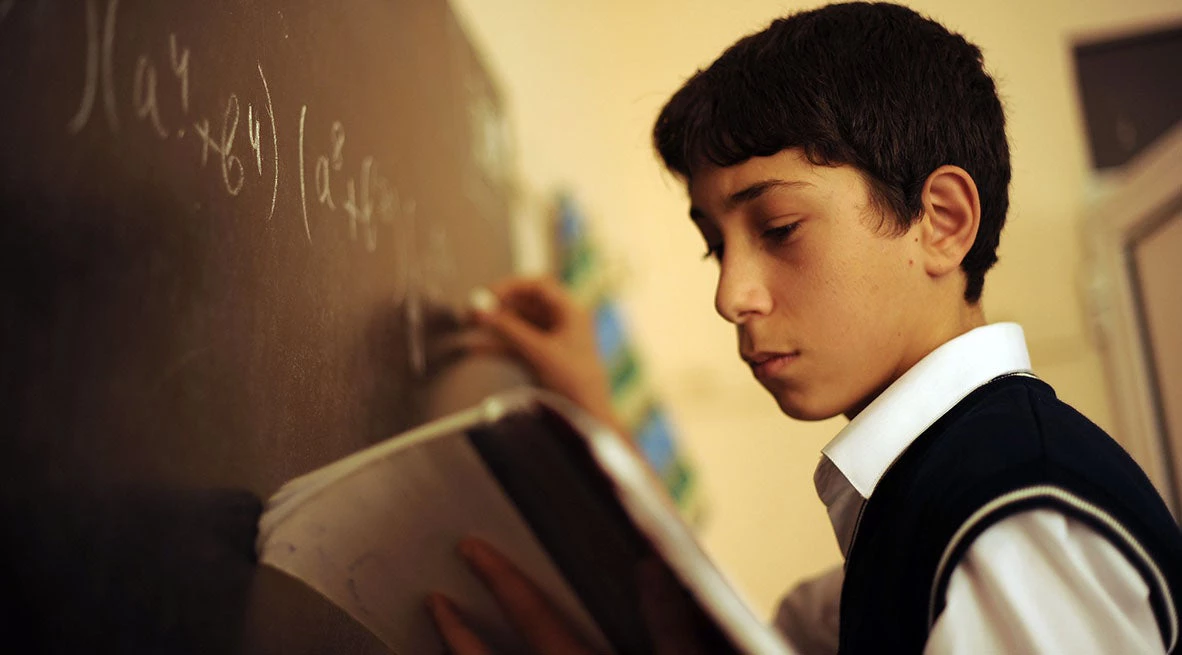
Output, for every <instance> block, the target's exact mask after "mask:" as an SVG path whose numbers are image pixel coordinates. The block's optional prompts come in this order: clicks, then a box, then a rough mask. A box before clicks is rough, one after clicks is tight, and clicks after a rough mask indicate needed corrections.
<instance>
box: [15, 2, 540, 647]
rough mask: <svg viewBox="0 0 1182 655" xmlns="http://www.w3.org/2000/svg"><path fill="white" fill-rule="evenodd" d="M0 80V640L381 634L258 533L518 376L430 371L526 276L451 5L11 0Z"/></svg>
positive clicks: (299, 643) (501, 134)
mask: <svg viewBox="0 0 1182 655" xmlns="http://www.w3.org/2000/svg"><path fill="white" fill-rule="evenodd" d="M0 98H3V101H0V262H2V263H0V398H2V400H0V404H2V409H0V430H2V444H3V445H2V446H0V448H2V450H0V476H2V479H3V492H2V507H0V509H2V510H3V519H4V521H5V523H4V530H5V540H4V543H5V545H4V552H0V557H3V563H2V564H0V570H3V571H4V577H3V580H0V585H3V588H4V589H5V593H4V594H3V596H5V599H4V601H2V602H3V605H0V612H3V614H4V616H3V618H2V619H0V621H2V622H3V623H2V628H3V631H4V634H3V635H0V640H3V641H4V642H5V643H0V648H3V649H7V648H6V647H7V646H8V645H9V644H10V643H11V642H12V641H14V640H22V641H28V640H33V641H32V643H35V644H37V645H38V646H39V650H40V651H42V652H55V651H57V652H77V651H78V650H81V649H82V648H85V649H86V652H94V651H96V650H97V651H104V650H117V651H123V652H145V651H151V652H202V653H208V652H235V651H244V652H245V651H264V652H265V651H272V650H273V651H275V652H313V651H321V652H323V651H325V650H334V651H335V650H347V649H354V650H361V651H364V650H367V649H374V650H377V652H381V649H380V646H378V645H376V644H375V643H373V640H372V639H370V638H369V637H368V636H367V635H365V634H362V633H361V632H359V631H358V629H357V628H355V626H352V625H351V624H350V622H349V620H348V619H347V618H345V617H343V615H339V613H336V612H335V611H334V608H331V607H329V606H327V604H326V603H323V602H322V601H320V600H319V599H318V598H317V597H315V596H314V594H311V593H310V592H305V591H304V590H302V589H300V588H299V587H298V585H295V584H294V583H292V582H291V581H285V580H281V579H278V577H276V576H273V575H272V574H271V573H267V572H260V571H259V570H258V569H257V567H255V566H254V565H253V561H252V559H251V558H252V550H251V547H252V545H253V544H252V540H253V537H254V532H253V530H254V520H255V519H256V518H257V514H258V510H259V502H260V499H263V498H266V496H267V495H269V494H270V493H271V492H272V491H274V490H275V489H276V488H277V487H278V486H279V485H280V484H281V483H282V482H283V481H285V480H287V479H288V478H290V477H293V476H295V475H298V474H300V473H303V472H306V471H308V470H311V469H313V468H315V467H318V466H321V465H323V464H325V463H327V462H329V461H332V460H334V459H336V458H338V457H341V456H342V455H344V454H346V453H348V452H352V451H354V450H356V449H358V448H361V447H363V446H365V445H368V444H370V443H373V442H374V441H376V440H379V439H382V438H385V437H387V436H389V435H391V434H395V433H397V432H399V431H401V430H403V429H405V428H407V427H409V426H411V425H413V424H416V423H418V422H420V421H422V420H424V419H426V418H429V416H427V414H429V413H430V412H431V410H430V409H428V408H431V407H437V406H440V403H441V401H440V400H439V398H438V397H428V395H430V394H439V393H443V394H444V395H445V396H448V398H449V399H448V400H447V401H445V402H443V404H447V402H455V401H456V395H457V394H458V395H462V394H463V393H476V392H475V391H473V389H476V388H479V389H484V388H486V387H487V388H497V387H503V386H508V385H509V384H512V383H515V382H517V381H518V380H519V379H520V378H519V377H518V376H519V373H517V372H516V371H515V370H514V369H511V368H507V367H498V366H496V365H487V366H484V368H480V367H479V366H477V367H476V368H478V369H480V370H479V372H477V373H473V375H475V376H476V377H479V378H480V380H479V381H467V382H466V381H465V379H464V376H462V375H460V376H458V377H457V374H456V370H457V369H456V366H449V367H448V370H446V371H444V370H442V368H441V366H440V365H436V364H434V363H433V360H432V357H433V355H432V353H433V352H435V350H433V347H432V344H433V342H434V341H435V340H437V337H439V335H441V334H443V333H445V332H446V331H447V329H448V328H449V326H453V327H454V316H453V315H452V314H451V313H450V309H449V308H454V307H457V306H459V305H460V304H461V303H462V301H463V299H464V298H465V297H466V296H467V294H468V292H469V290H470V289H471V288H472V287H473V286H475V285H478V284H482V283H486V282H488V281H490V280H493V279H495V278H498V277H500V276H502V275H504V274H506V273H508V272H509V271H510V267H511V261H510V244H509V230H508V229H507V227H508V216H509V212H510V203H511V189H512V184H511V166H510V164H511V150H510V139H509V136H508V134H507V132H506V129H505V127H504V121H503V120H502V117H501V111H500V102H499V100H498V97H497V94H496V92H495V90H494V87H493V85H492V83H491V82H490V79H489V77H488V75H487V73H486V72H485V70H484V69H483V67H482V66H481V65H480V62H479V59H478V57H477V56H476V55H475V54H474V52H473V50H472V48H471V46H470V45H469V44H468V42H467V41H466V39H465V38H464V35H463V34H462V32H461V30H460V29H459V27H458V25H457V23H456V21H455V18H454V17H453V15H452V14H451V12H450V9H449V8H448V6H447V5H446V3H445V2H443V1H442V0H351V1H350V2H348V3H327V2H315V1H313V0H294V1H290V2H283V3H268V2H253V1H248V0H205V1H202V2H192V3H169V2H159V1H153V0H37V1H31V0H30V1H28V2H25V1H21V2H17V1H15V0H0ZM440 361H442V360H440ZM447 361H448V363H449V364H454V363H455V362H454V361H452V360H447ZM444 378H446V379H447V380H448V382H447V384H448V385H451V389H450V390H447V389H444V390H441V389H440V387H439V380H440V379H444ZM465 390H466V391H465ZM449 394H450V395H449ZM276 644H279V645H276ZM346 646H347V648H346Z"/></svg>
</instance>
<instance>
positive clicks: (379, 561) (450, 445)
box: [257, 389, 791, 655]
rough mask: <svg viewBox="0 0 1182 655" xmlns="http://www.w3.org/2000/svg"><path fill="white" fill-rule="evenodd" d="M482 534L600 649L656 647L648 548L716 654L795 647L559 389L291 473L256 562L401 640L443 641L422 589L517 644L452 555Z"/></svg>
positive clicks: (425, 644)
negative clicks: (641, 597)
mask: <svg viewBox="0 0 1182 655" xmlns="http://www.w3.org/2000/svg"><path fill="white" fill-rule="evenodd" d="M466 535H478V536H480V537H482V538H484V539H485V540H487V541H488V542H489V543H491V544H493V545H494V546H495V547H496V548H498V549H499V550H500V551H501V552H502V553H504V554H505V555H506V556H507V557H509V558H510V559H511V560H513V561H514V562H515V563H516V564H517V566H518V567H520V568H521V569H522V570H523V571H524V572H526V573H527V574H528V575H529V576H531V577H532V578H533V580H534V581H535V582H536V583H537V584H538V585H539V586H540V587H541V588H542V589H543V590H545V591H546V592H547V593H548V594H549V596H550V598H551V599H552V600H553V601H554V602H555V604H556V605H557V606H558V607H559V608H560V609H561V610H563V611H564V612H565V613H566V615H567V616H569V617H570V618H571V621H572V624H573V625H574V626H575V628H576V629H577V630H579V631H581V632H582V633H583V635H584V637H585V638H586V640H587V641H588V643H590V644H591V645H592V646H594V647H595V648H596V650H597V651H600V652H605V653H613V652H614V653H647V652H651V651H652V645H651V643H650V640H649V635H648V632H647V630H646V629H645V625H644V621H643V619H642V618H641V614H640V611H639V606H638V597H637V591H636V588H635V584H634V580H635V569H636V566H637V564H638V563H639V562H640V561H641V560H642V559H646V558H651V557H652V556H653V555H654V554H656V555H657V556H659V558H660V559H661V560H662V561H663V562H664V563H665V564H666V565H667V566H668V567H669V569H670V570H671V571H672V572H673V574H674V576H675V578H676V579H677V580H678V581H679V582H680V583H681V584H682V585H683V586H684V587H685V590H686V591H687V592H688V594H687V595H688V597H690V598H692V599H693V601H694V603H695V604H696V608H695V612H696V614H697V618H698V621H699V630H698V632H699V633H700V636H701V638H702V639H703V640H705V642H706V643H708V644H709V645H708V652H712V653H714V652H718V653H727V652H736V653H737V652H743V653H769V654H773V653H791V650H790V649H789V647H788V646H787V645H786V644H785V642H784V641H782V639H781V638H780V636H779V635H778V634H777V633H775V632H774V631H773V630H772V629H771V628H770V627H768V626H766V625H765V624H764V623H763V622H762V621H760V620H759V619H758V618H756V617H755V615H754V614H753V613H752V612H751V611H750V609H749V608H748V605H747V604H746V603H745V602H744V601H743V600H742V599H741V598H740V596H739V595H738V594H737V593H736V592H735V590H734V589H733V587H732V586H731V585H730V584H729V583H728V581H727V580H726V579H725V577H724V575H723V574H722V573H721V572H720V571H719V570H718V569H717V568H715V566H714V565H713V564H712V563H711V562H710V560H709V559H708V558H707V557H706V555H705V553H704V552H703V551H702V549H701V548H700V547H699V545H698V544H697V542H696V541H695V539H694V537H693V534H692V533H691V531H690V530H689V528H688V527H687V526H686V525H685V524H684V523H683V522H682V520H681V519H680V518H679V517H678V514H677V512H676V509H675V508H674V506H673V505H672V503H671V502H670V501H669V499H668V496H667V495H666V492H665V491H664V489H663V487H662V485H661V484H660V483H659V482H658V481H657V480H656V479H655V478H654V477H653V475H652V473H651V472H650V471H649V470H648V469H647V467H646V465H645V463H644V461H643V460H642V459H641V457H640V456H639V455H638V454H637V453H636V452H635V451H634V450H633V449H632V447H631V446H630V445H629V444H628V443H627V442H626V441H624V440H623V439H621V438H620V437H619V436H617V435H616V434H615V433H613V432H611V431H610V430H608V429H606V428H604V427H603V426H601V425H600V424H599V423H597V422H596V421H595V420H594V419H592V418H591V417H589V416H588V415H586V414H585V413H584V412H582V411H581V410H579V409H578V408H577V407H576V406H574V405H573V404H571V403H570V402H568V401H566V400H565V399H563V398H561V397H558V396H556V395H553V394H549V393H546V392H542V391H538V390H534V389H519V390H514V391H510V392H506V393H502V394H498V395H495V396H491V397H489V398H487V399H486V400H485V401H483V402H482V403H480V404H479V405H477V406H476V407H473V408H471V409H468V410H465V411H462V412H458V413H456V414H453V415H450V416H447V417H444V418H441V419H438V420H435V421H433V422H431V423H429V424H427V425H424V426H422V427H419V428H416V429H414V430H411V431H409V432H407V433H405V434H402V435H398V436H395V437H392V438H390V439H388V440H386V441H384V442H382V443H379V444H377V445H374V446H372V447H370V448H367V449H365V450H363V451H360V452H358V453H355V454H353V455H350V456H348V457H346V458H344V459H341V460H339V461H337V462H334V463H332V464H329V465H328V466H325V467H324V468H321V469H319V470H317V471H314V472H312V473H309V474H307V475H304V476H302V477H299V478H296V479H294V480H292V481H290V482H288V483H287V484H285V485H284V486H283V487H282V488H281V489H280V490H279V491H278V492H277V493H276V494H275V495H274V496H273V497H272V498H271V499H270V501H269V502H268V504H267V508H266V511H265V512H264V514H263V517H262V519H261V521H260V525H259V538H258V545H257V547H258V552H259V559H260V561H261V562H262V563H263V564H266V565H270V566H273V567H275V568H278V569H280V570H282V571H285V572H286V573H288V574H289V575H292V576H294V577H296V578H298V579H300V580H303V581H304V582H305V583H307V584H308V585H310V586H311V587H313V588H315V589H316V590H318V591H319V592H320V593H322V594H324V596H326V597H327V598H328V599H330V600H331V601H333V602H334V603H335V604H337V605H338V606H340V607H341V608H343V609H344V610H345V611H347V612H348V613H349V614H350V615H352V616H353V617H354V618H355V619H357V620H358V621H359V622H361V623H362V624H364V625H365V626H367V627H368V628H369V629H370V630H372V631H373V632H374V634H376V635H377V636H378V637H379V638H380V639H382V640H383V641H384V642H385V643H386V644H387V645H388V646H389V647H390V648H391V649H392V650H393V651H394V652H395V653H399V654H400V655H418V654H420V653H438V652H442V644H441V642H440V640H439V637H438V636H437V634H436V632H435V628H434V626H433V625H432V623H431V621H430V618H429V615H428V614H427V611H426V610H425V608H424V600H425V598H426V596H427V594H428V593H429V592H431V591H440V592H443V593H445V594H447V595H448V596H449V597H450V598H452V599H453V600H455V601H456V604H457V605H458V606H459V608H460V610H461V612H463V613H464V615H465V616H466V618H468V619H469V621H470V622H471V623H472V625H473V627H475V628H476V629H477V630H479V631H480V632H481V634H482V635H483V636H484V637H486V639H487V641H488V642H489V643H490V645H491V646H492V647H493V648H494V650H495V651H496V652H524V651H525V648H524V645H523V644H522V643H521V642H520V640H519V639H518V638H517V636H516V635H515V633H514V632H513V631H512V629H511V628H510V627H509V625H508V624H507V622H506V621H505V620H504V619H503V618H502V616H501V614H500V612H499V610H498V609H497V607H496V605H495V603H494V601H493V600H492V597H491V596H490V595H489V593H488V592H487V591H485V589H484V588H483V586H481V584H480V583H479V581H477V579H476V578H475V576H474V575H473V574H471V573H470V572H469V571H468V569H467V568H466V567H465V565H464V564H463V562H462V560H461V559H460V557H459V556H458V554H457V553H456V550H455V547H456V543H457V542H458V541H459V540H460V539H461V538H462V537H464V536H466Z"/></svg>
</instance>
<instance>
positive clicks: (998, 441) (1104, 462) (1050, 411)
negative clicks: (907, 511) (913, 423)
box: [876, 374, 1168, 514]
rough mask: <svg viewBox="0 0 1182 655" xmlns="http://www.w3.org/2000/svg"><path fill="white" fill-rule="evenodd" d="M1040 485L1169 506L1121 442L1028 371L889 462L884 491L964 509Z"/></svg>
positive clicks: (994, 385)
mask: <svg viewBox="0 0 1182 655" xmlns="http://www.w3.org/2000/svg"><path fill="white" fill-rule="evenodd" d="M1037 485H1042V486H1053V487H1061V488H1064V489H1068V490H1072V491H1073V492H1076V493H1081V494H1087V495H1091V494H1092V492H1093V491H1096V490H1103V493H1104V495H1106V496H1108V497H1110V498H1108V500H1115V501H1121V502H1126V503H1129V504H1133V505H1141V504H1145V503H1149V504H1153V505H1161V506H1162V507H1163V508H1164V504H1162V503H1161V500H1160V497H1159V496H1158V494H1157V492H1156V490H1155V489H1154V487H1153V485H1152V483H1151V482H1150V481H1149V479H1148V477H1147V476H1146V475H1145V474H1144V471H1142V470H1141V468H1140V467H1139V466H1138V465H1137V463H1136V462H1135V461H1134V460H1133V459H1132V457H1130V456H1129V454H1128V453H1127V452H1126V451H1125V450H1124V448H1122V447H1121V446H1120V444H1119V443H1117V442H1116V441H1115V440H1114V439H1113V438H1112V437H1111V436H1109V435H1108V433H1106V432H1105V431H1104V430H1103V429H1101V428H1100V427H1099V426H1097V425H1096V424H1095V423H1093V422H1092V421H1090V420H1089V419H1088V418H1087V417H1085V416H1084V415H1083V414H1081V413H1080V412H1078V411H1077V410H1076V409H1075V408H1073V407H1072V406H1071V405H1069V404H1067V403H1066V402H1063V401H1062V400H1061V399H1059V398H1058V396H1057V395H1056V394H1055V391H1054V389H1053V388H1052V387H1051V386H1050V385H1049V384H1047V383H1046V382H1044V381H1042V380H1040V379H1038V378H1036V377H1034V376H1031V375H1028V374H1011V375H1006V376H1002V377H1001V378H998V379H995V380H993V381H991V382H989V383H987V384H985V385H983V386H982V387H980V388H978V389H977V390H976V391H974V392H973V393H971V394H969V395H968V396H967V397H965V398H964V399H963V400H962V401H961V402H960V403H958V404H957V405H956V406H955V407H953V408H951V409H950V410H949V411H948V412H947V413H945V414H944V415H943V416H942V417H941V418H940V419H939V420H937V421H936V422H935V423H934V424H933V425H932V426H931V427H930V428H928V429H927V430H926V431H925V432H924V434H922V435H921V436H920V437H919V438H917V439H916V440H915V442H914V443H913V444H912V445H911V446H910V447H909V448H908V449H907V451H905V452H904V453H903V455H902V456H901V457H900V458H899V460H898V461H897V462H896V463H895V464H894V465H893V466H892V467H891V470H890V471H888V473H887V475H886V476H885V477H884V479H883V487H882V491H885V492H887V493H897V494H903V495H904V496H914V495H916V494H919V495H921V496H924V497H928V498H932V499H933V500H935V501H937V506H936V507H933V509H934V510H937V511H939V510H940V509H941V508H946V509H944V510H943V511H941V513H944V512H948V513H950V514H958V513H960V512H963V510H953V509H952V508H954V507H963V506H970V507H973V506H980V505H982V504H985V503H988V502H992V501H993V500H994V499H995V498H996V497H997V496H998V495H1001V494H1005V493H1009V492H1012V491H1015V490H1018V489H1021V488H1025V487H1032V486H1037ZM876 495H878V494H877V492H876ZM909 501H914V498H909ZM1167 513H1168V510H1167Z"/></svg>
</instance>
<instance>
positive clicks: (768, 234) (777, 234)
mask: <svg viewBox="0 0 1182 655" xmlns="http://www.w3.org/2000/svg"><path fill="white" fill-rule="evenodd" d="M797 225H800V223H799V222H796V223H788V224H787V225H779V226H777V227H773V228H768V229H766V230H764V231H763V237H764V238H765V239H767V240H769V241H772V242H773V243H780V242H783V241H784V240H785V239H787V238H788V237H789V236H791V235H792V233H793V232H795V231H796V226H797Z"/></svg>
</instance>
